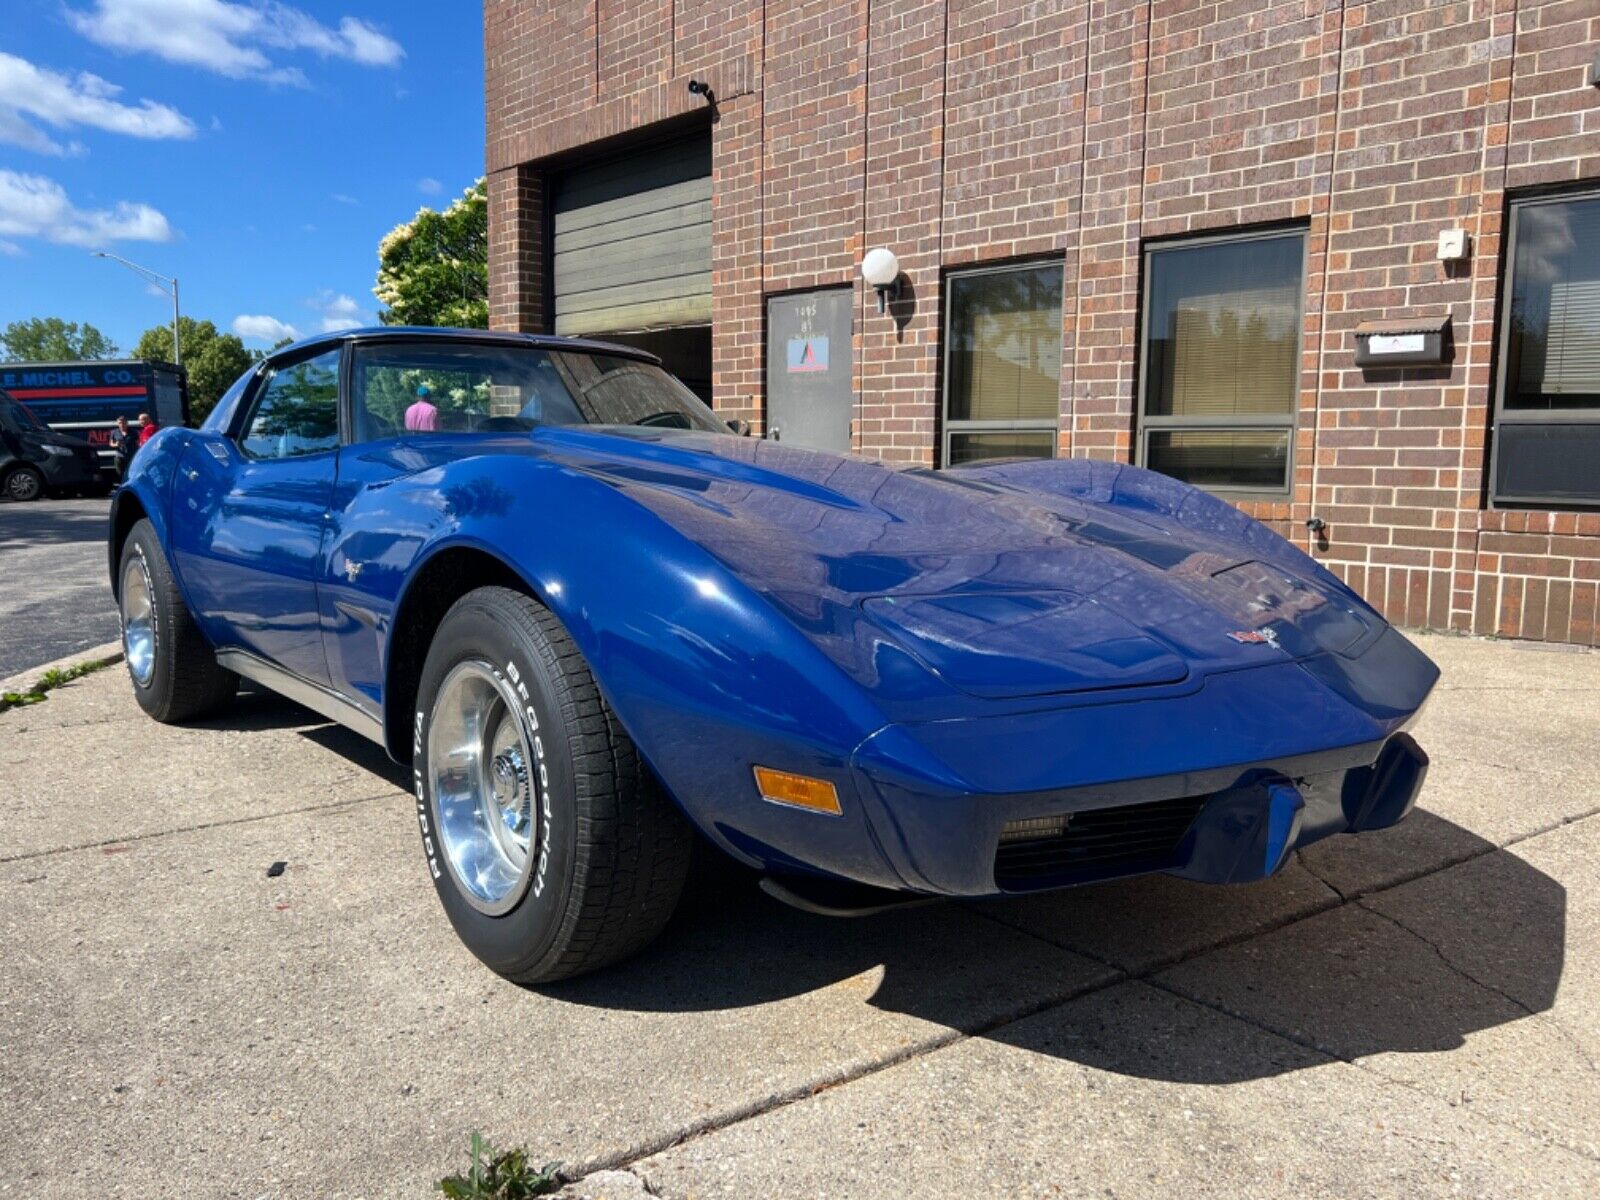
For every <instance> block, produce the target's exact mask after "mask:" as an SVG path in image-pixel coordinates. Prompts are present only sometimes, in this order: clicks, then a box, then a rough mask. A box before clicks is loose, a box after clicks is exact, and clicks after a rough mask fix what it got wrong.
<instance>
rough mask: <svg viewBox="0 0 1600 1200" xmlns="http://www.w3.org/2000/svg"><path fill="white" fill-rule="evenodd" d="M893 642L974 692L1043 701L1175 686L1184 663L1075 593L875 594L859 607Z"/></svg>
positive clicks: (1183, 675) (1184, 671) (1185, 671)
mask: <svg viewBox="0 0 1600 1200" xmlns="http://www.w3.org/2000/svg"><path fill="white" fill-rule="evenodd" d="M863 607H864V608H865V609H866V611H867V613H868V615H870V616H871V617H872V619H873V620H874V621H876V622H877V623H878V624H879V625H880V626H881V627H882V628H883V629H884V630H886V631H887V632H888V633H889V634H890V635H891V636H892V637H893V638H894V639H895V641H896V642H898V643H899V644H900V645H901V646H903V647H904V648H905V649H907V650H909V651H910V652H911V653H912V654H914V655H916V656H917V657H918V658H919V659H921V660H922V662H923V663H924V664H926V665H927V666H928V667H930V668H931V669H932V670H934V671H935V672H937V673H938V674H939V676H940V677H941V678H943V679H944V680H945V682H946V683H949V684H950V685H951V686H953V687H957V688H960V689H961V690H962V691H964V692H968V693H970V694H972V695H975V696H988V697H993V698H1007V697H1015V696H1047V695H1053V694H1057V693H1061V692H1082V691H1089V690H1091V689H1096V688H1126V687H1145V686H1150V685H1152V684H1161V683H1179V682H1182V681H1183V680H1184V679H1185V678H1187V677H1188V674H1189V671H1188V668H1187V667H1186V666H1185V665H1184V663H1183V660H1182V659H1180V658H1179V657H1178V656H1177V655H1176V654H1174V653H1173V652H1172V651H1171V650H1170V649H1168V648H1167V647H1166V646H1165V645H1164V644H1162V643H1161V642H1159V641H1157V640H1156V639H1155V638H1152V637H1150V636H1148V635H1146V634H1144V633H1142V632H1141V631H1140V630H1139V629H1138V628H1136V627H1135V626H1134V625H1133V624H1132V623H1131V622H1129V621H1127V620H1125V619H1124V618H1122V617H1120V616H1118V615H1117V614H1116V613H1113V612H1111V611H1110V610H1109V609H1106V608H1103V607H1102V606H1101V605H1099V604H1096V603H1095V602H1094V601H1093V600H1091V599H1089V598H1088V597H1086V596H1080V595H1077V594H1076V593H1073V592H959V593H955V594H951V595H943V596H875V597H873V598H872V599H870V600H867V601H866V602H865V604H864V606H863Z"/></svg>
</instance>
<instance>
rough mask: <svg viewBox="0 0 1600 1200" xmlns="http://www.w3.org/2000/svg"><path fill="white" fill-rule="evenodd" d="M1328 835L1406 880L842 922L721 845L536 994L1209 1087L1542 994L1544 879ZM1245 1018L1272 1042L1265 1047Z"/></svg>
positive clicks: (1375, 1048)
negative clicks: (664, 899) (900, 1028)
mask: <svg viewBox="0 0 1600 1200" xmlns="http://www.w3.org/2000/svg"><path fill="white" fill-rule="evenodd" d="M205 724H215V725H216V726H217V727H219V728H229V729H295V730H297V732H298V733H299V735H300V736H301V737H304V738H306V739H307V740H308V741H312V742H315V743H316V744H318V745H320V746H322V747H324V748H325V749H328V750H331V751H333V752H334V753H336V754H339V755H340V756H342V757H344V758H345V759H347V760H348V761H350V762H351V763H353V764H355V765H358V766H360V767H362V768H364V769H365V770H367V771H369V772H371V773H372V775H373V776H374V777H375V778H377V779H381V780H383V781H385V782H386V783H388V784H390V785H392V786H393V787H395V788H396V789H398V790H401V791H405V790H408V789H409V786H410V781H409V778H408V775H407V772H406V770H405V768H403V767H399V766H397V765H396V764H394V763H392V762H390V761H389V759H388V757H387V756H386V755H385V754H384V752H383V750H382V749H381V748H380V747H378V746H376V745H374V744H373V743H371V742H368V741H367V740H366V739H364V738H362V737H361V736H360V735H358V734H356V733H354V732H352V731H350V730H347V729H345V728H344V727H342V726H340V725H336V724H332V723H329V722H327V721H324V720H323V719H322V718H321V717H319V716H317V715H316V714H314V713H312V712H310V711H309V710H307V709H304V708H301V707H300V706H298V705H296V704H293V703H291V702H290V701H287V700H283V699H280V698H278V697H277V696H274V695H272V694H270V693H266V692H260V691H255V690H246V691H244V692H242V693H241V696H240V698H239V702H238V704H237V705H236V706H235V708H234V709H233V710H232V711H230V712H229V713H228V714H227V715H225V716H222V717H219V718H216V719H215V720H214V721H212V722H206V723H205ZM1330 847H1333V848H1336V849H1337V850H1338V851H1339V852H1340V853H1341V854H1343V855H1344V856H1345V857H1346V858H1352V857H1353V858H1357V859H1359V860H1360V861H1361V862H1362V863H1363V864H1365V865H1366V866H1368V867H1370V868H1372V869H1373V871H1374V872H1376V873H1377V874H1382V875H1386V876H1387V877H1388V878H1390V879H1393V880H1404V881H1405V882H1399V883H1395V884H1390V885H1389V886H1386V887H1383V888H1379V889H1377V890H1373V891H1371V892H1369V893H1368V894H1366V895H1365V896H1363V897H1360V898H1353V899H1349V900H1347V899H1345V898H1344V897H1343V896H1341V895H1340V894H1338V893H1336V892H1334V891H1333V890H1332V888H1331V886H1329V885H1328V884H1325V883H1323V882H1320V881H1319V880H1318V879H1317V877H1315V876H1313V875H1312V874H1310V873H1309V872H1308V871H1307V870H1306V869H1305V867H1304V865H1303V860H1304V859H1305V857H1306V856H1301V859H1299V860H1297V861H1296V862H1295V864H1294V865H1293V866H1292V867H1290V868H1288V869H1286V870H1285V871H1284V872H1280V874H1279V875H1278V876H1277V877H1275V878H1274V879H1272V880H1268V881H1265V882H1263V883H1258V884H1250V885H1245V886H1242V887H1215V886H1209V885H1205V884H1198V883H1191V882H1187V881H1184V880H1178V879H1172V878H1168V877H1164V876H1155V877H1145V878H1140V879H1131V880H1123V881H1119V882H1114V883H1106V884H1098V885H1093V886H1088V887H1082V888H1073V889H1066V890H1062V891H1056V892H1050V893H1041V894H1039V895H1036V896H1030V897H1021V898H1007V899H1000V900H983V901H946V902H940V903H935V904H929V905H921V906H912V907H908V908H901V909H895V910H890V911H888V912H885V913H882V914H879V915H877V916H873V917H864V918H858V919H838V918H829V917H819V916H813V915H810V914H807V913H802V912H798V911H796V910H795V909H792V908H789V907H787V906H786V905H784V904H781V903H779V902H778V901H776V900H774V899H772V898H771V897H769V896H767V895H766V894H765V893H764V892H762V891H761V890H760V889H759V887H758V886H757V878H756V876H755V874H754V873H752V872H747V871H744V870H742V869H740V868H737V867H735V866H733V865H732V864H731V863H728V862H726V861H725V860H723V861H720V862H712V863H711V864H710V865H709V867H708V868H707V869H703V870H699V871H697V873H696V878H694V879H693V880H692V881H691V886H690V888H689V890H688V891H687V892H686V894H685V896H684V899H683V902H682V903H681V904H680V905H679V908H678V911H677V913H676V914H675V915H674V917H673V919H672V921H671V922H670V923H669V925H668V926H667V928H666V930H665V931H664V932H663V933H662V935H661V936H660V937H659V938H657V939H656V940H655V941H654V942H653V943H652V944H651V945H649V946H647V947H646V948H645V949H644V950H642V951H641V952H640V953H639V954H636V955H634V956H633V957H631V958H629V959H627V960H625V961H624V962H621V963H618V964H617V965H615V966H613V967H611V968H609V969H607V970H604V971H601V972H598V973H596V974H594V975H590V976H585V977H583V978H580V979H576V980H572V981H569V982H565V983H561V984H553V985H545V986H542V987H540V988H538V989H536V990H537V991H538V992H539V993H540V994H542V995H544V996H547V997H550V998H552V999H558V1000H561V1001H563V1002H566V1003H570V1004H579V1005H585V1006H590V1007H595V1008H603V1009H609V1010H614V1011H617V1012H669V1013H703V1014H708V1015H715V1014H717V1013H723V1012H729V1011H732V1010H738V1009H744V1008H750V1007H754V1006H758V1005H769V1004H775V1003H782V1002H784V1001H790V1000H797V999H800V998H803V997H807V996H808V995H810V994H811V993H816V992H822V991H826V990H828V989H844V990H845V991H846V992H847V993H848V995H849V996H850V997H851V998H852V1001H853V1000H854V998H855V997H858V996H860V995H862V994H863V993H866V994H867V996H868V1000H867V1002H868V1003H869V1004H870V1005H871V1006H872V1007H873V1008H875V1009H877V1010H879V1011H882V1012H886V1013H896V1014H904V1015H906V1016H909V1017H912V1018H916V1019H919V1020H922V1021H926V1022H930V1023H932V1024H934V1025H936V1026H940V1027H943V1028H946V1029H949V1030H954V1031H957V1032H959V1033H963V1034H968V1035H972V1036H979V1037H986V1038H989V1039H992V1040H995V1041H997V1042H1003V1043H1005V1044H1008V1045H1013V1046H1016V1047H1017V1048H1019V1049H1026V1050H1029V1051H1032V1052H1036V1053H1040V1054H1045V1055H1049V1056H1052V1057H1058V1058H1065V1059H1071V1060H1073V1061H1076V1062H1079V1063H1082V1064H1085V1065H1089V1066H1094V1067H1097V1068H1100V1069H1103V1070H1107V1071H1113V1072H1117V1073H1120V1074H1126V1075H1135V1076H1140V1077H1146V1078H1153V1079H1162V1080H1171V1081H1177V1082H1186V1083H1204V1084H1224V1083H1234V1082H1240V1081H1243V1080H1247V1079H1252V1078H1259V1077H1262V1076H1264V1075H1272V1074H1282V1073H1286V1072H1291V1071H1295V1070H1300V1069H1304V1068H1305V1067H1308V1066H1314V1065H1317V1064H1319V1063H1322V1062H1325V1061H1327V1057H1326V1056H1328V1055H1332V1056H1337V1057H1342V1058H1348V1059H1358V1058H1362V1057H1366V1056H1370V1055H1379V1054H1387V1053H1396V1052H1399V1053H1431V1052H1438V1051H1448V1050H1454V1049H1457V1048H1459V1047H1461V1046H1462V1045H1463V1044H1464V1042H1465V1041H1466V1039H1467V1038H1468V1037H1470V1036H1471V1035H1473V1034H1475V1033H1479V1032H1481V1031H1484V1030H1487V1029H1490V1028H1493V1027H1495V1026H1498V1025H1503V1024H1509V1023H1511V1022H1515V1021H1518V1020H1522V1019H1524V1018H1526V1017H1528V1016H1530V1015H1533V1014H1537V1013H1541V1012H1544V1011H1546V1010H1548V1009H1549V1008H1550V1007H1551V1006H1552V1004H1553V1003H1554V1000H1555V996H1556V991H1557V988H1558V986H1559V984H1560V982H1561V977H1562V971H1563V966H1564V959H1565V951H1566V913H1567V895H1566V889H1565V888H1563V887H1562V885H1561V884H1559V883H1558V882H1556V881H1555V880H1554V879H1552V878H1550V877H1549V876H1548V875H1546V874H1544V873H1543V872H1542V871H1540V870H1538V869H1537V868H1535V867H1533V866H1532V865H1531V864H1529V863H1527V862H1526V861H1524V860H1523V859H1522V858H1520V857H1518V856H1517V855H1516V854H1515V853H1513V852H1511V851H1507V850H1501V849H1498V848H1496V847H1495V846H1494V844H1493V843H1491V842H1488V841H1486V840H1484V839H1483V838H1480V837H1478V836H1477V835H1475V834H1473V833H1472V832H1470V831H1469V830H1467V829H1466V828H1464V827H1463V826H1460V825H1457V824H1455V823H1454V822H1451V821H1448V820H1445V819H1444V818H1442V817H1439V816H1437V815H1436V814H1433V813H1430V812H1427V811H1425V810H1421V809H1419V810H1418V811H1416V812H1414V813H1413V814H1412V815H1411V817H1410V818H1408V820H1407V821H1406V822H1405V823H1404V824H1403V825H1402V826H1400V827H1398V828H1397V829H1394V830H1388V831H1385V832H1382V833H1376V834H1368V835H1363V836H1362V837H1360V838H1356V839H1336V840H1335V841H1333V842H1327V843H1323V844H1322V845H1320V846H1319V847H1317V848H1316V849H1317V850H1318V851H1322V850H1326V849H1328V848H1330ZM1448 864H1454V865H1448ZM1408 867H1414V869H1411V870H1408ZM1130 983H1131V984H1132V985H1133V987H1135V988H1139V989H1142V993H1135V992H1130V991H1129V988H1128V986H1127V985H1129V984H1130ZM1152 985H1153V986H1152ZM1119 988H1120V989H1121V990H1120V991H1119V990H1118V989H1119ZM1162 993H1164V994H1165V1001H1164V1002H1163V1003H1153V1002H1152V1000H1151V997H1152V996H1159V995H1160V994H1162ZM1080 997H1083V998H1087V1002H1085V1003H1079V1004H1071V1003H1068V1002H1069V1001H1072V1000H1074V999H1078V998H1080ZM1190 1001H1194V1002H1198V1003H1190ZM826 1011H828V1012H831V1013H833V1014H834V1018H832V1019H836V1018H837V1013H838V1009H837V1007H831V1008H826ZM1119 1013H1120V1014H1121V1015H1120V1016H1119ZM1218 1013H1237V1014H1240V1015H1243V1016H1244V1017H1245V1018H1246V1019H1245V1020H1229V1019H1226V1018H1223V1017H1221V1016H1218V1015H1217V1014H1218ZM1035 1014H1040V1017H1039V1019H1037V1020H1027V1019H1024V1018H1028V1017H1030V1016H1033V1015H1035ZM1263 1029H1266V1030H1270V1031H1273V1032H1277V1033H1280V1034H1282V1035H1284V1036H1285V1037H1286V1038H1287V1039H1289V1040H1284V1041H1282V1042H1281V1043H1279V1044H1278V1048H1277V1049H1276V1050H1269V1051H1267V1052H1264V1051H1263V1049H1262V1039H1263V1036H1264V1034H1263V1032H1262V1031H1263Z"/></svg>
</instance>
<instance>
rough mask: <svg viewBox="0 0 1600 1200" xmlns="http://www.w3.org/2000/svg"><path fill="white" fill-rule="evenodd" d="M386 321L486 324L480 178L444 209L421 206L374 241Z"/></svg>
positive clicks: (485, 203) (484, 202)
mask: <svg viewBox="0 0 1600 1200" xmlns="http://www.w3.org/2000/svg"><path fill="white" fill-rule="evenodd" d="M372 294H373V295H374V296H376V297H377V298H378V299H379V301H381V302H382V303H383V305H384V309H383V311H382V312H381V313H379V314H378V319H379V320H381V321H382V322H383V323H384V324H385V325H450V326H456V327H459V328H464V329H487V328H488V327H489V198H488V192H487V189H486V188H485V186H484V181H483V180H482V179H480V180H478V182H477V183H475V184H473V185H472V186H471V187H469V188H468V189H467V190H466V191H465V192H464V193H463V194H462V196H461V199H459V200H457V201H456V202H455V203H454V204H452V205H450V207H448V208H446V209H445V210H444V211H443V212H435V211H434V210H433V209H431V208H424V209H422V210H421V211H419V212H418V213H417V215H416V216H415V217H413V218H412V219H411V220H410V221H408V222H406V224H404V225H400V226H398V227H396V228H395V229H391V230H390V231H389V233H388V234H387V235H386V236H385V237H384V239H383V241H381V242H379V243H378V286H377V287H375V288H373V289H372Z"/></svg>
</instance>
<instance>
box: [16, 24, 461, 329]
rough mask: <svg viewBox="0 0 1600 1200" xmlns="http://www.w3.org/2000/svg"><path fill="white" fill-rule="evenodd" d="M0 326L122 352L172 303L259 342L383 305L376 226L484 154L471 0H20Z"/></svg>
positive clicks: (447, 189)
mask: <svg viewBox="0 0 1600 1200" xmlns="http://www.w3.org/2000/svg"><path fill="white" fill-rule="evenodd" d="M5 7H6V9H7V10H8V11H7V14H6V20H5V21H4V23H3V24H0V325H3V324H5V323H6V322H8V321H13V320H17V319H20V318H26V317H34V316H58V317H63V318H65V319H67V320H71V321H88V322H90V323H92V324H94V325H96V326H98V327H99V328H100V329H101V330H102V331H103V332H104V333H106V334H108V335H109V336H110V337H111V338H112V339H113V340H115V341H116V342H117V344H118V345H119V346H120V347H122V349H123V350H124V351H126V350H128V349H130V348H131V347H132V345H133V343H134V342H135V341H136V340H137V338H138V336H139V334H140V332H141V331H143V330H144V329H146V328H148V327H149V326H151V325H155V324H159V323H161V322H162V321H165V320H170V318H171V306H170V302H168V301H167V300H165V299H164V298H163V297H159V296H156V295H152V294H150V293H149V292H148V291H147V290H146V285H144V284H143V283H141V282H140V281H139V279H138V278H137V277H136V276H134V275H133V274H132V273H130V272H129V271H127V270H125V269H124V268H122V267H119V266H117V265H115V264H113V263H110V262H107V261H104V260H101V259H95V258H92V257H90V254H89V251H90V249H92V248H97V247H99V248H104V249H107V250H110V251H113V252H114V253H117V254H120V255H122V256H124V257H126V258H129V259H133V260H134V261H136V262H139V263H142V264H144V265H145V266H148V267H150V268H152V269H153V270H156V271H159V272H160V273H161V274H163V275H176V276H177V277H178V280H179V284H180V289H181V295H182V300H183V311H184V314H185V315H187V316H194V317H198V318H207V319H210V320H212V321H215V322H216V324H217V326H218V327H219V328H222V329H230V328H231V329H234V331H235V332H239V333H241V335H249V336H246V338H245V340H246V344H247V345H249V346H252V347H261V346H265V345H268V344H270V342H271V341H273V340H276V339H275V338H273V337H272V336H271V335H272V334H274V333H278V332H280V330H279V329H278V327H277V324H275V323H278V324H281V325H282V326H286V327H292V328H293V331H294V332H295V333H298V334H300V335H302V336H303V335H306V334H310V333H315V332H319V331H321V330H322V329H324V328H332V327H337V326H338V325H340V324H346V325H348V324H354V323H363V324H364V323H367V322H369V321H371V320H372V319H373V314H374V312H375V310H376V307H377V302H376V301H375V300H374V298H373V296H372V285H373V280H374V276H375V274H376V270H377V245H378V240H379V238H381V237H382V236H383V235H384V234H385V233H386V232H388V231H389V230H390V229H391V228H393V227H394V226H395V225H397V224H399V223H400V222H402V221H405V220H408V219H409V218H410V217H411V216H412V215H413V214H414V213H415V212H416V211H417V209H418V208H419V207H420V206H422V205H428V206H430V207H440V206H442V205H444V204H447V203H449V201H450V200H451V199H452V198H453V197H454V196H456V195H459V194H460V192H461V191H462V190H463V189H464V188H466V187H468V186H469V185H470V184H471V183H472V182H473V181H474V180H475V179H477V177H478V176H479V175H480V174H481V173H482V171H483V24H482V10H481V8H480V7H479V6H478V5H477V4H464V3H460V2H459V0H443V2H440V0H434V2H432V3H411V2H409V0H402V2H398V3H397V2H395V0H387V2H386V0H343V2H337V3H322V2H320V0H295V3H294V4H292V5H291V4H283V3H277V2H275V0H34V2H29V3H23V2H21V0H6V2H5Z"/></svg>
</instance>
